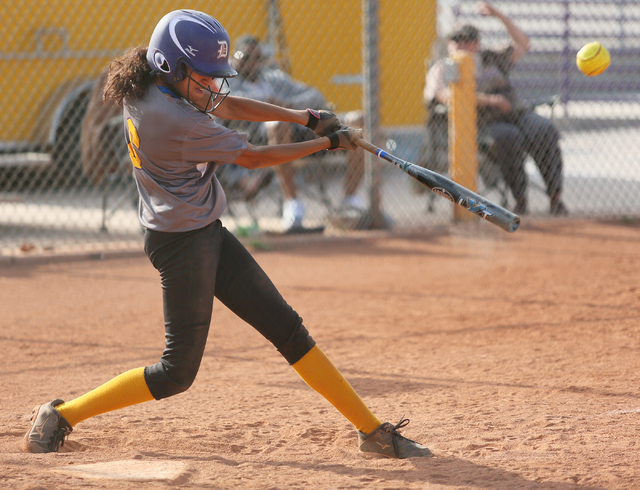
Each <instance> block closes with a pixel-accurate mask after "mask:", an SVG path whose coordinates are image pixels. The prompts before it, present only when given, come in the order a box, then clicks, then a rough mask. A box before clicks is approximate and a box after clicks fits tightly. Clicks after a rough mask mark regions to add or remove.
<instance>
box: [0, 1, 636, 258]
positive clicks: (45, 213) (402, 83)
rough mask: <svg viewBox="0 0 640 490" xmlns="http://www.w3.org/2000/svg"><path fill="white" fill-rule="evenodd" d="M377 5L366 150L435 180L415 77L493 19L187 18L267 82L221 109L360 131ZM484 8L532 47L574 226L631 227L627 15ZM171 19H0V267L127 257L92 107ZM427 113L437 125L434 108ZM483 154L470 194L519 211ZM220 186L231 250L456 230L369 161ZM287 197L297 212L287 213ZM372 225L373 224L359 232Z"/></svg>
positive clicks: (36, 10)
mask: <svg viewBox="0 0 640 490" xmlns="http://www.w3.org/2000/svg"><path fill="white" fill-rule="evenodd" d="M372 5H373V6H374V7H375V8H374V9H373V10H370V11H373V12H374V13H375V15H376V21H377V22H376V24H377V32H376V33H375V35H374V36H371V35H370V36H369V37H370V38H372V39H376V40H377V43H376V46H375V55H376V62H377V74H378V76H377V79H376V80H374V82H375V83H374V88H375V90H374V96H375V97H376V100H375V102H376V104H375V106H376V107H377V109H378V111H379V114H378V115H377V116H378V117H376V118H375V119H376V120H377V121H378V122H379V127H378V128H377V130H376V131H375V132H374V133H373V136H371V135H369V138H370V139H372V140H373V142H374V143H375V144H376V145H377V146H380V147H382V148H383V149H386V150H389V151H390V152H391V153H393V154H395V155H397V156H398V157H400V158H403V159H405V160H408V161H411V162H415V163H419V164H421V165H424V166H427V167H432V168H434V170H437V171H439V172H442V173H447V172H449V168H448V153H447V152H448V150H447V149H446V147H447V145H448V141H449V140H448V137H447V135H446V129H447V128H448V123H447V122H446V117H444V118H442V119H440V121H441V122H440V124H441V126H440V129H442V130H444V133H442V132H441V133H440V138H441V139H440V141H441V143H442V142H443V145H440V147H437V146H436V145H434V137H433V133H432V132H431V131H430V129H429V125H428V124H426V122H427V121H433V119H432V117H430V116H432V115H433V107H430V106H429V105H428V104H425V101H424V88H425V75H426V72H427V69H428V68H430V67H432V66H433V64H434V62H435V61H436V60H437V59H438V58H440V57H446V56H447V52H446V44H447V43H446V39H445V37H446V34H447V33H448V32H449V31H450V29H451V28H452V25H451V24H453V23H454V22H455V23H460V22H471V23H473V24H474V25H476V26H477V27H478V28H479V29H480V31H481V33H482V45H483V46H492V45H494V44H500V43H503V42H505V41H508V39H509V38H508V35H507V31H506V29H505V26H504V25H503V23H501V22H500V21H499V20H498V19H497V18H495V17H486V16H482V15H480V14H478V12H477V3H476V2H475V1H474V2H467V1H459V2H444V1H443V2H442V3H440V4H436V2H435V1H424V0H402V1H400V0H395V1H394V0H325V1H324V2H299V1H295V0H279V1H278V0H236V1H234V2H227V3H220V2H211V1H193V2H191V3H190V4H189V8H193V9H197V10H202V11H205V12H207V13H210V14H211V15H213V16H214V17H216V18H217V19H218V20H219V21H220V22H221V23H222V24H223V25H224V26H225V27H226V29H227V30H228V32H229V34H230V36H231V41H232V44H233V46H232V53H235V52H236V51H237V50H238V44H240V43H241V42H250V39H251V38H254V39H256V40H258V41H259V43H260V44H259V47H260V52H261V54H262V59H260V63H261V64H262V65H263V66H264V69H265V70H267V69H268V70H271V71H270V73H271V74H272V75H273V76H272V78H275V79H276V80H277V83H276V85H275V88H270V89H266V88H265V86H264V85H261V84H262V82H260V83H245V84H244V85H243V84H242V83H238V80H232V84H231V85H232V89H233V93H235V94H238V95H247V96H252V97H256V98H262V99H263V100H271V101H275V102H278V103H282V104H284V105H288V106H290V107H296V108H306V107H315V108H322V107H328V108H331V109H333V110H334V111H335V112H337V113H339V114H341V115H342V117H343V119H344V120H345V121H349V123H350V124H352V125H356V126H357V125H361V126H364V127H366V126H367V114H365V113H364V110H363V107H364V103H363V85H366V84H365V80H364V75H363V73H369V72H368V71H366V70H365V69H364V68H363V61H362V60H363V59H364V54H363V53H364V52H365V48H366V49H370V48H371V46H363V25H364V22H365V20H364V7H365V6H368V7H371V6H372ZM493 5H494V6H495V7H497V8H498V9H499V10H500V11H501V12H504V13H505V14H507V15H509V16H510V18H511V19H512V20H513V21H514V22H515V23H516V24H517V25H518V26H520V27H521V28H522V29H523V31H525V32H526V33H527V34H528V35H529V37H530V40H531V50H530V52H529V53H528V54H526V55H525V56H524V57H523V58H522V59H521V60H520V62H519V64H518V65H517V66H516V68H515V69H514V71H513V72H512V76H511V78H512V80H513V83H514V85H515V87H516V89H517V90H518V93H519V94H520V96H521V98H522V100H525V101H527V103H528V104H531V106H532V107H534V110H535V112H536V113H538V114H540V115H542V116H544V117H545V118H547V119H549V120H551V121H552V122H553V124H554V126H555V127H556V128H557V129H558V131H559V135H560V143H559V144H560V148H561V151H562V158H563V168H562V180H563V199H564V203H565V205H566V207H567V208H568V211H569V216H576V217H594V216H597V217H636V216H638V214H640V167H639V166H638V163H637V161H636V156H635V155H636V154H637V153H638V151H637V150H638V148H636V145H638V144H640V143H637V142H638V141H640V138H638V134H637V133H638V131H639V129H638V117H637V114H638V113H639V112H640V105H639V104H638V102H639V101H638V89H639V88H640V87H638V85H639V84H640V81H639V80H640V77H638V70H639V69H640V68H639V67H638V65H637V63H636V62H635V60H637V59H638V57H637V55H638V54H640V53H639V52H638V51H640V46H639V43H640V42H639V37H638V31H639V30H640V7H637V6H636V4H635V2H634V3H631V2H622V1H593V0H592V1H588V2H587V1H584V2H581V1H572V2H567V1H524V0H520V1H516V0H512V1H500V2H494V3H493ZM183 6H184V5H183V4H181V3H179V2H175V1H169V0H158V1H155V2H127V1H125V0H111V1H106V0H96V1H93V2H84V1H80V0H56V1H48V2H45V1H42V0H23V1H21V2H4V3H3V4H2V5H1V6H0V11H1V12H2V14H3V19H4V22H3V23H2V25H1V26H0V32H1V34H2V35H1V36H0V66H1V67H2V73H4V74H5V76H4V77H3V78H2V80H1V81H0V84H2V89H1V90H0V97H1V98H2V100H3V103H2V107H3V111H2V114H0V118H1V121H2V124H0V254H1V255H20V254H25V253H32V252H33V251H51V252H52V253H56V252H64V251H69V250H99V251H101V250H109V249H112V248H122V247H131V246H134V247H138V248H139V245H140V242H141V239H142V231H141V229H140V225H139V223H138V219H137V191H136V188H135V183H134V181H133V179H132V176H131V171H130V166H131V163H130V161H129V157H128V152H127V148H126V145H125V142H124V136H123V135H124V132H123V127H122V117H121V114H120V111H119V110H117V109H115V108H113V107H109V106H105V105H104V104H103V103H102V99H101V88H102V84H103V81H104V80H103V76H104V73H105V71H106V69H107V67H108V64H109V62H110V61H111V60H112V59H113V58H115V57H117V56H119V55H120V54H122V52H124V51H125V50H126V49H127V48H129V47H131V46H136V45H146V44H147V42H148V40H149V37H150V35H151V32H152V31H153V28H154V26H155V24H156V23H157V22H158V20H159V19H160V18H161V17H162V16H163V15H164V14H166V13H167V12H169V11H172V10H175V9H178V8H182V7H183ZM445 11H446V12H445ZM438 13H440V14H441V15H440V16H438ZM443 13H447V15H446V16H443V15H442V14H443ZM437 19H441V21H438V20H437ZM442 19H449V20H450V21H451V22H449V20H442ZM367 25H368V26H369V28H370V26H371V25H372V24H367ZM369 34H371V33H369ZM592 40H599V41H601V42H602V43H603V44H604V45H606V46H608V47H609V49H610V51H611V54H612V60H613V61H612V65H611V67H610V68H609V69H608V70H607V71H606V72H605V73H604V74H603V75H601V76H599V77H589V78H588V77H585V76H583V75H581V74H580V73H579V72H578V71H577V69H576V68H575V53H576V52H577V50H578V49H579V48H580V47H581V46H582V45H583V44H585V43H586V42H588V41H592ZM243 50H244V51H243V52H245V54H246V51H247V48H246V46H245V47H244V48H243ZM425 60H426V66H425V63H424V61H425ZM238 61H242V60H238ZM250 61H251V58H245V59H244V62H245V63H246V62H250ZM245 68H246V64H245ZM278 77H279V78H278ZM266 78H268V77H266ZM266 78H265V80H266ZM263 82H264V83H266V81H264V80H263ZM256 85H257V87H256ZM438 110H440V111H441V112H442V111H444V114H441V115H444V116H446V106H445V107H444V109H443V108H442V107H441V108H439V109H438ZM442 121H445V122H442ZM220 122H221V123H222V124H227V125H230V124H229V123H228V122H225V121H220ZM230 126H232V125H230ZM232 127H234V128H235V129H238V130H240V131H245V132H247V133H248V134H249V136H250V140H251V141H253V142H254V143H255V144H270V143H278V142H286V141H298V140H301V139H305V138H308V137H309V135H308V134H307V133H305V132H304V131H301V130H300V128H294V127H291V126H290V125H280V126H278V125H272V124H261V125H242V124H240V125H239V126H238V125H237V126H232ZM431 129H433V127H431ZM442 134H444V140H442V138H443V136H442ZM436 139H437V138H436ZM481 143H482V142H481ZM443 147H444V150H443ZM482 150H483V146H482V144H481V145H480V152H479V179H478V187H477V190H478V191H479V192H480V193H481V194H483V195H485V196H486V197H487V198H489V199H491V200H493V201H495V202H498V203H502V204H504V205H505V206H506V207H508V208H509V209H514V208H515V207H516V205H517V202H516V199H515V198H514V193H513V186H511V187H509V185H508V181H509V178H508V176H507V178H505V172H507V171H508V170H507V169H506V167H505V166H504V165H502V167H501V164H500V162H496V161H495V158H494V159H493V162H491V161H490V162H489V163H487V161H486V160H487V158H485V157H486V155H485V154H483V151H482ZM485 153H486V152H485ZM531 153H535V150H534V149H533V150H532V149H529V151H528V152H527V153H526V155H525V156H526V160H525V161H524V163H523V168H524V172H525V174H526V196H527V199H528V208H527V212H528V214H529V215H530V216H535V217H543V216H548V215H549V196H548V192H547V182H546V181H545V180H544V178H543V173H542V172H541V171H540V169H539V168H538V166H537V165H536V162H535V161H534V159H533V158H532V157H531ZM434 155H438V156H437V158H435V157H434ZM488 160H491V159H490V158H489V159H488ZM434 162H436V163H434ZM438 162H439V163H438ZM487 169H489V170H490V172H488V171H487ZM218 177H219V180H220V181H221V183H222V184H223V187H224V188H225V191H226V193H227V195H228V201H229V205H228V209H227V211H226V213H225V215H224V216H223V222H224V224H225V225H226V226H227V227H228V228H229V229H231V230H232V231H234V232H235V233H237V234H238V235H241V236H242V235H248V234H260V233H268V232H271V233H280V232H282V230H283V223H282V222H283V214H284V215H286V214H287V213H294V214H295V213H298V214H300V213H302V211H301V210H302V209H304V214H303V215H302V223H303V225H304V226H305V227H307V228H322V227H324V228H325V231H324V232H325V233H343V232H345V231H350V230H353V229H357V228H370V227H372V226H385V227H389V228H390V229H392V230H418V229H425V228H428V227H433V226H437V225H441V224H446V223H449V222H451V220H452V219H453V211H452V204H451V203H449V202H448V201H446V200H445V199H441V198H439V197H437V196H435V194H433V193H428V192H424V191H423V189H422V188H420V187H418V186H416V185H414V182H413V181H412V180H411V178H410V177H408V176H407V175H406V174H404V173H403V172H401V171H400V170H398V169H396V168H395V167H393V166H392V165H391V164H389V163H386V162H382V161H379V160H377V159H376V158H373V159H371V161H368V160H367V161H366V162H365V155H364V154H363V153H362V151H361V150H360V151H357V152H352V153H347V152H344V151H343V152H321V153H320V154H316V155H313V156H311V157H308V158H306V159H304V160H302V161H299V162H294V163H293V164H292V165H289V166H285V167H283V168H277V169H269V170H264V171H256V172H246V171H244V169H242V168H240V167H235V166H230V165H227V166H224V167H221V168H220V169H219V170H218ZM374 197H375V199H374ZM434 197H435V199H434ZM294 198H295V199H297V201H298V203H300V204H302V206H300V207H298V208H295V207H292V205H291V203H292V202H293V201H292V200H293V199H294ZM378 198H379V199H378ZM372 206H375V207H376V208H377V209H372ZM363 210H364V211H363ZM375 215H378V216H382V217H383V220H382V222H377V223H374V222H373V221H372V220H371V219H370V217H371V216H375ZM285 218H286V216H285Z"/></svg>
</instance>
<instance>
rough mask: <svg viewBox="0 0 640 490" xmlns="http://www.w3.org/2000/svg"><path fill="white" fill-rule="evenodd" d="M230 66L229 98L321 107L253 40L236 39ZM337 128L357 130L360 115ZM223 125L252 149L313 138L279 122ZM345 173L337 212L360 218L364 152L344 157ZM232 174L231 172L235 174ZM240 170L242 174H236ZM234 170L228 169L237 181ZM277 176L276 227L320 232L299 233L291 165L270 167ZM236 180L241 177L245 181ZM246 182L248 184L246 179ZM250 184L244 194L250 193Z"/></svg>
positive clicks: (315, 94) (320, 100) (301, 211)
mask: <svg viewBox="0 0 640 490" xmlns="http://www.w3.org/2000/svg"><path fill="white" fill-rule="evenodd" d="M231 65H232V66H233V68H234V69H235V70H236V71H237V72H238V76H237V77H235V78H229V79H228V81H229V86H230V89H231V93H232V94H233V95H235V96H240V97H247V98H251V99H257V100H261V101H264V102H270V103H273V104H276V105H280V106H283V107H289V108H292V109H306V108H307V107H327V106H328V103H327V101H326V100H325V98H324V96H323V95H322V94H321V93H320V92H319V91H318V90H317V89H315V88H313V87H309V86H307V85H305V84H303V83H301V82H299V81H297V80H294V79H293V78H291V77H290V76H289V75H288V74H286V73H285V72H284V71H282V70H280V69H279V68H278V67H277V65H276V63H275V62H274V61H272V60H269V59H267V57H266V56H265V55H264V52H263V49H262V47H261V45H260V42H259V41H258V39H256V38H254V37H251V36H242V37H240V38H239V39H238V41H237V43H236V46H235V50H234V54H233V56H232V58H231ZM340 121H341V123H343V124H346V125H349V126H351V127H355V128H362V126H363V123H362V114H361V113H360V112H352V113H347V114H346V115H341V117H340ZM220 122H221V123H223V124H224V125H225V126H227V127H229V128H232V129H236V130H238V131H242V132H245V133H247V134H248V135H249V138H248V139H249V141H250V142H251V143H252V144H254V145H263V144H282V143H289V142H297V141H304V140H308V139H311V138H316V137H317V136H316V135H315V133H314V132H313V131H311V130H310V129H308V128H305V127H304V126H300V125H299V124H289V123H280V122H272V123H271V122H270V123H256V122H249V121H220ZM345 158H346V160H347V168H346V173H345V178H344V183H343V188H344V199H343V203H342V207H343V209H349V210H353V209H354V208H355V209H357V210H358V211H360V212H361V213H363V215H364V213H365V205H364V202H363V201H362V199H361V197H360V196H359V195H358V194H357V190H358V188H359V186H360V184H361V182H362V180H363V175H364V153H363V150H362V149H357V150H355V151H349V152H346V155H345ZM236 170H237V171H236ZM242 170H244V169H242ZM242 170H240V169H231V172H234V173H235V174H236V178H240V172H242ZM273 171H274V172H275V173H276V174H277V176H278V180H279V183H280V187H281V189H282V193H283V195H284V198H285V201H284V206H283V214H282V227H283V229H284V230H285V232H288V233H305V232H322V231H323V229H324V227H319V228H313V229H309V228H305V227H304V226H303V219H304V215H305V208H304V205H303V203H302V201H301V200H300V199H299V198H298V189H297V187H296V183H295V180H294V177H295V167H294V165H293V164H292V163H285V164H282V165H278V166H276V167H273ZM246 177H247V176H246V175H244V174H243V175H242V178H246ZM247 182H248V183H249V185H250V183H251V181H250V180H247ZM253 183H254V185H253V186H250V189H249V190H251V189H255V187H256V186H255V179H254V181H253Z"/></svg>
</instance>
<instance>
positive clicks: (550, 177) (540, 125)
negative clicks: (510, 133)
mask: <svg viewBox="0 0 640 490" xmlns="http://www.w3.org/2000/svg"><path fill="white" fill-rule="evenodd" d="M516 124H517V125H518V127H519V128H520V130H521V133H522V135H523V137H524V145H525V150H526V151H527V152H528V153H529V154H530V155H531V156H532V157H533V160H534V161H535V163H536V166H537V167H538V169H539V170H540V173H541V175H542V178H543V179H544V182H545V184H546V186H547V194H548V195H549V199H550V202H551V205H550V210H551V214H555V215H564V214H567V208H566V207H565V205H564V203H563V202H562V185H563V174H562V169H563V161H562V151H561V150H560V133H559V132H558V130H557V129H556V127H555V126H554V125H553V123H552V122H551V121H549V120H548V119H547V118H545V117H542V116H540V115H539V114H536V113H535V112H527V113H525V114H524V115H522V116H521V117H520V118H518V120H517V123H516Z"/></svg>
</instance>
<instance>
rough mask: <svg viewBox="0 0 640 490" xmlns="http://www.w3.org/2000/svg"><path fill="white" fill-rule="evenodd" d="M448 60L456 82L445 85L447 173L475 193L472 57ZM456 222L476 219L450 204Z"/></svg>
mask: <svg viewBox="0 0 640 490" xmlns="http://www.w3.org/2000/svg"><path fill="white" fill-rule="evenodd" d="M451 59H452V60H453V61H454V62H455V63H456V65H457V66H458V73H459V77H458V81H457V82H452V83H450V84H449V89H450V93H451V97H450V102H449V172H450V176H451V179H452V180H454V181H455V182H457V183H458V184H460V185H462V186H463V187H466V188H467V189H469V190H470V191H474V192H476V188H477V181H478V129H477V105H476V78H475V66H474V65H475V63H474V59H473V56H471V54H470V53H468V52H467V51H456V52H455V53H453V54H452V56H451ZM453 210H454V211H453V213H454V219H455V220H456V221H471V220H474V219H476V217H475V216H474V215H473V214H472V213H470V212H469V211H467V210H466V209H464V208H462V207H460V206H457V205H455V204H454V207H453Z"/></svg>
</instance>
